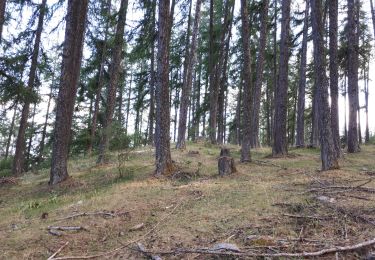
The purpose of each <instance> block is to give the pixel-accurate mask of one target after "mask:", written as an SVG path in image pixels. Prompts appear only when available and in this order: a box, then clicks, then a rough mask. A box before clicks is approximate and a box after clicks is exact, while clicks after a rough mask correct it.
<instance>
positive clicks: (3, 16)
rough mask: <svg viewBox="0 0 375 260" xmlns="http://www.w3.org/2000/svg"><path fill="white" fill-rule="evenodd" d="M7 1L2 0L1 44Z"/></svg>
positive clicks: (0, 18) (0, 13)
mask: <svg viewBox="0 0 375 260" xmlns="http://www.w3.org/2000/svg"><path fill="white" fill-rule="evenodd" d="M6 2H7V1H6V0H0V43H1V39H2V35H3V26H4V22H5V7H6Z"/></svg>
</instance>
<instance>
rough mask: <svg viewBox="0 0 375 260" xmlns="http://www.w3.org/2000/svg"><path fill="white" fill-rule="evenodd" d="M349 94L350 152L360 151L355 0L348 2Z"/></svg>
mask: <svg viewBox="0 0 375 260" xmlns="http://www.w3.org/2000/svg"><path fill="white" fill-rule="evenodd" d="M348 60H349V62H348V94H349V129H348V152H349V153H355V152H358V151H359V144H358V126H357V123H358V121H357V112H358V45H357V26H356V4H355V0H348Z"/></svg>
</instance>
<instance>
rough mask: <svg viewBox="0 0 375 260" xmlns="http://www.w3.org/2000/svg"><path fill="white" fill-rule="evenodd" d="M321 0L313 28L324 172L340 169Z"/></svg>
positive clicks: (315, 4) (315, 8) (314, 8)
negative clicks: (327, 71) (325, 55)
mask: <svg viewBox="0 0 375 260" xmlns="http://www.w3.org/2000/svg"><path fill="white" fill-rule="evenodd" d="M321 7H322V6H321V0H314V1H312V5H311V10H312V15H311V17H312V28H313V41H314V65H315V66H314V73H315V80H316V87H317V92H316V93H317V99H318V109H319V129H320V143H321V149H320V155H321V160H322V170H323V171H325V170H331V169H336V168H338V162H337V156H336V151H335V147H334V143H333V139H332V132H331V131H332V128H331V118H330V109H329V103H328V79H327V77H326V68H325V58H324V33H323V30H324V27H323V24H322V8H321Z"/></svg>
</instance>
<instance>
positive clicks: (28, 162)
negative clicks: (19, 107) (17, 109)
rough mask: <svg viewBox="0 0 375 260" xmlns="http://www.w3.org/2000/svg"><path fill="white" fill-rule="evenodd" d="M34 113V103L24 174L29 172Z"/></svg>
mask: <svg viewBox="0 0 375 260" xmlns="http://www.w3.org/2000/svg"><path fill="white" fill-rule="evenodd" d="M35 112H36V103H34V108H33V113H32V115H33V116H32V119H31V124H30V130H31V132H30V136H29V142H28V145H27V153H26V165H25V172H28V171H29V165H30V157H31V146H32V144H33V136H34V132H35V131H34V124H35Z"/></svg>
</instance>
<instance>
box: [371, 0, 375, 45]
mask: <svg viewBox="0 0 375 260" xmlns="http://www.w3.org/2000/svg"><path fill="white" fill-rule="evenodd" d="M370 6H371V18H372V28H373V30H374V39H375V9H374V3H373V2H372V0H370Z"/></svg>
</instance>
